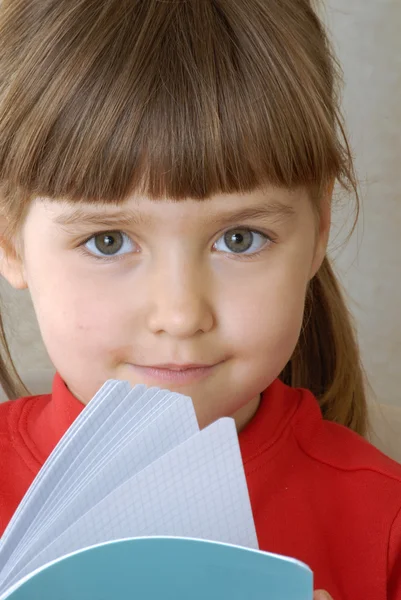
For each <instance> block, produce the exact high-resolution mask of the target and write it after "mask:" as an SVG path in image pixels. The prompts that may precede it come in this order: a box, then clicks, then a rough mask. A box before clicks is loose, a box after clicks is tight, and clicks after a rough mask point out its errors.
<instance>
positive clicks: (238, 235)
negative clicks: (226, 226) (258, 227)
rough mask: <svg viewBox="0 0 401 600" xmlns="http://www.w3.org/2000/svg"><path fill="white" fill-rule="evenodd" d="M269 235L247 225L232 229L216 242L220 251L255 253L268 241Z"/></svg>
mask: <svg viewBox="0 0 401 600" xmlns="http://www.w3.org/2000/svg"><path fill="white" fill-rule="evenodd" d="M269 241H270V239H269V237H268V236H267V235H265V234H264V233H260V232H259V231H252V230H251V229H247V228H245V227H238V228H237V229H230V230H229V231H226V233H225V234H224V235H223V236H222V237H221V238H220V239H219V240H218V241H217V242H216V243H215V244H214V248H215V249H216V250H218V251H220V252H226V253H229V254H231V253H234V254H255V253H256V252H259V250H261V249H262V248H263V247H264V246H265V245H266V244H267V243H268V242H269Z"/></svg>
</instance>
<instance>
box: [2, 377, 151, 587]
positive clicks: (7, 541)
mask: <svg viewBox="0 0 401 600" xmlns="http://www.w3.org/2000/svg"><path fill="white" fill-rule="evenodd" d="M130 390H131V386H130V384H129V383H128V382H126V381H118V380H109V381H108V382H106V383H105V384H104V385H103V386H102V388H101V389H100V390H99V391H98V392H97V394H95V396H94V397H93V399H92V400H91V401H90V402H89V403H88V405H87V406H85V408H84V410H83V411H82V412H81V414H80V415H79V416H78V418H77V419H76V420H75V421H74V423H73V424H72V426H71V427H70V428H69V429H68V431H67V432H66V433H65V435H64V436H63V437H62V438H61V440H60V442H59V443H58V444H57V446H56V448H55V449H54V450H53V452H52V453H51V454H50V456H49V458H48V459H47V460H46V462H45V464H44V465H43V467H42V469H41V470H40V471H39V473H38V475H37V476H36V478H35V479H34V481H33V483H32V485H31V486H30V488H29V489H28V491H27V493H26V495H25V496H24V498H23V500H22V502H21V504H20V507H19V508H18V509H17V517H16V519H12V520H11V522H10V524H9V526H8V527H7V529H6V531H5V535H4V540H3V543H2V545H1V547H0V582H1V581H3V580H4V578H5V577H6V576H7V572H8V565H6V563H7V562H9V560H10V557H11V556H12V555H13V554H14V558H15V557H18V555H19V554H21V552H23V549H24V547H25V545H26V542H27V541H29V538H30V536H31V535H32V532H33V531H34V530H35V528H36V526H37V524H38V520H39V519H40V515H41V514H43V511H44V507H45V506H48V501H49V496H51V494H52V493H53V490H54V489H55V488H56V486H57V485H58V484H59V480H60V473H65V472H67V471H68V470H69V467H70V466H71V464H72V463H74V461H76V460H77V459H78V457H79V456H80V455H82V453H84V452H85V447H87V446H88V447H90V446H91V444H93V443H94V440H93V437H91V436H89V435H85V431H86V430H87V427H89V428H90V430H91V431H96V432H97V434H98V435H99V432H101V431H102V427H103V426H104V422H105V419H106V418H107V416H109V415H108V413H111V412H113V411H116V410H118V408H119V407H120V406H121V405H122V404H123V401H124V399H125V397H126V396H127V394H128V392H129V391H130ZM144 391H146V386H138V395H139V394H140V393H143V392H144ZM122 410H124V408H123V409H122ZM77 439H78V442H77V441H76V440H77ZM11 536H12V537H11Z"/></svg>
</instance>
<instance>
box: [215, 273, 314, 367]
mask: <svg viewBox="0 0 401 600" xmlns="http://www.w3.org/2000/svg"><path fill="white" fill-rule="evenodd" d="M307 282H308V278H307V274H306V272H305V268H303V269H297V268H296V267H295V265H294V266H291V267H290V268H288V269H286V268H283V269H280V268H278V269H274V270H273V269H272V270H269V271H268V272H267V273H266V275H261V276H259V277H255V278H253V279H250V280H249V281H247V284H246V285H243V286H241V287H237V289H236V292H235V295H233V298H235V300H233V301H232V302H229V301H228V300H227V307H226V310H225V311H224V313H225V319H224V320H225V323H226V329H227V336H228V337H231V342H232V344H233V345H234V346H237V347H240V348H241V349H242V353H243V354H244V355H247V356H248V357H249V358H250V357H252V356H253V357H256V356H260V358H261V360H265V361H266V357H268V360H272V361H274V362H275V363H276V362H277V364H278V363H283V362H284V363H286V362H287V361H288V360H289V358H290V356H291V354H292V352H293V350H294V348H295V346H296V343H297V341H298V338H299V334H300V330H301V326H302V320H303V313H304V305H305V295H306V286H307ZM226 292H227V294H228V296H227V297H229V295H230V289H229V288H226ZM283 366H284V365H283ZM281 368H282V367H281ZM281 368H280V370H281Z"/></svg>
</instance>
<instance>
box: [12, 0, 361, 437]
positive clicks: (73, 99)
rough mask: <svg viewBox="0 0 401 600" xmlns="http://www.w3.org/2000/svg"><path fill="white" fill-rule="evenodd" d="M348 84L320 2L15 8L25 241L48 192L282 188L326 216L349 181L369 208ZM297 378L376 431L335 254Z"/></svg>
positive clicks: (97, 196) (78, 196) (64, 0)
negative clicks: (353, 145) (346, 99)
mask: <svg viewBox="0 0 401 600" xmlns="http://www.w3.org/2000/svg"><path fill="white" fill-rule="evenodd" d="M339 82H340V69H339V66H338V64H337V62H336V59H335V57H334V55H333V52H332V49H331V47H330V44H329V41H328V37H327V34H326V32H325V29H324V27H323V25H322V23H321V21H320V20H319V18H318V16H317V14H316V12H315V11H314V10H313V8H312V5H311V0H276V1H275V2H266V0H202V1H199V0H171V1H166V0H164V1H160V0H129V1H128V0H97V1H96V2H93V0H43V1H41V2H38V1H37V0H3V1H2V3H1V4H0V186H1V188H0V189H1V196H2V199H1V202H2V204H1V210H2V212H3V214H6V215H7V218H8V221H9V224H10V235H11V233H15V232H16V231H17V230H18V226H19V224H20V223H21V219H22V218H23V216H24V213H25V210H26V208H27V207H28V206H29V202H30V201H31V199H32V198H33V197H35V196H45V197H50V198H52V199H55V200H57V199H58V198H63V199H68V200H70V201H71V202H79V201H80V200H85V201H89V202H99V201H102V202H110V203H119V202H122V201H123V200H125V199H126V198H127V197H128V196H129V195H130V194H132V193H139V194H145V195H147V196H148V197H150V198H152V199H160V198H166V197H168V198H170V199H172V200H181V199H185V198H194V199H199V200H203V199H207V198H208V197H210V196H212V195H214V194H217V193H228V194H230V193H236V192H237V193H238V192H244V193H245V192H249V191H252V190H254V189H256V188H259V187H262V186H263V185H264V184H266V183H269V184H273V185H277V186H284V187H287V188H295V187H298V186H303V187H307V188H308V189H309V190H310V191H311V197H312V198H314V199H316V200H315V202H316V206H317V207H318V206H319V199H320V198H321V197H322V195H323V193H324V190H325V189H326V187H327V186H328V185H329V183H330V181H333V180H334V179H337V180H338V181H339V182H340V184H342V186H344V188H346V189H347V190H351V191H354V192H355V196H356V199H357V203H358V192H357V183H356V179H355V174H354V169H353V162H352V156H351V152H350V148H349V146H348V143H347V140H346V136H345V134H344V129H343V125H342V116H341V113H340V109H339V96H338V83H339ZM3 341H4V339H3ZM4 356H5V359H4V360H7V358H8V357H9V352H8V349H7V344H6V343H4ZM4 366H5V365H4V364H0V381H1V382H2V383H3V385H5V386H6V388H7V389H8V391H9V394H10V396H16V395H18V393H19V390H18V389H17V387H16V386H15V385H14V384H13V378H12V377H11V376H10V375H9V371H7V370H6V369H5V368H3V367H4ZM281 376H282V379H283V380H284V381H285V382H287V383H288V384H290V385H293V386H295V385H296V386H302V387H305V388H308V389H310V390H311V391H312V392H314V393H315V394H316V395H317V397H318V398H319V400H320V403H321V407H322V412H323V415H324V417H325V418H328V419H331V420H334V421H337V422H338V423H342V424H344V425H346V426H348V427H351V428H352V429H354V430H355V431H357V432H359V433H362V434H363V433H364V432H365V427H366V403H365V393H364V388H363V374H362V369H361V366H360V358H359V352H358V347H357V343H356V340H355V333H354V330H353V327H352V324H351V320H350V315H349V313H348V311H347V308H346V306H345V303H344V300H343V298H342V295H341V292H340V289H339V285H338V283H337V281H336V278H335V275H334V274H333V271H332V269H331V267H330V263H329V260H328V259H327V258H326V259H325V261H324V264H323V266H322V268H321V269H320V270H319V272H318V274H317V275H316V277H315V278H314V280H313V281H312V282H311V285H310V289H309V292H308V296H307V301H306V309H305V321H304V326H303V331H302V334H301V336H300V340H299V344H298V346H297V349H296V351H295V353H294V356H293V357H292V358H291V360H290V362H289V364H288V365H287V366H286V368H285V370H284V372H283V373H282V375H281Z"/></svg>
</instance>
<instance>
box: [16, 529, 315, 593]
mask: <svg viewBox="0 0 401 600" xmlns="http://www.w3.org/2000/svg"><path fill="white" fill-rule="evenodd" d="M312 595H313V576H312V572H311V570H310V569H309V568H308V567H307V566H306V565H304V564H303V563H301V562H299V561H296V560H293V559H290V558H286V557H282V556H278V555H274V554H269V553H266V552H261V551H259V550H252V549H247V548H241V547H239V546H234V545H230V544H222V543H218V542H208V541H204V540H195V539H185V538H173V537H150V538H136V539H126V540H119V541H115V542H109V543H106V544H101V545H97V546H93V547H91V548H88V549H85V550H81V551H78V552H75V553H73V554H71V555H69V556H67V557H64V558H61V559H59V560H56V561H54V562H53V563H50V564H49V565H45V566H44V567H42V568H40V569H38V570H37V571H36V572H34V573H33V574H31V575H30V576H28V577H27V578H25V579H24V580H23V581H22V582H20V583H19V584H18V587H17V589H14V591H11V593H10V592H9V593H8V595H7V598H8V599H9V600H131V599H137V598H138V599H146V600H162V599H166V600H167V599H169V600H170V599H171V600H206V599H207V600H222V599H225V598H227V599H229V600H311V599H312Z"/></svg>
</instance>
